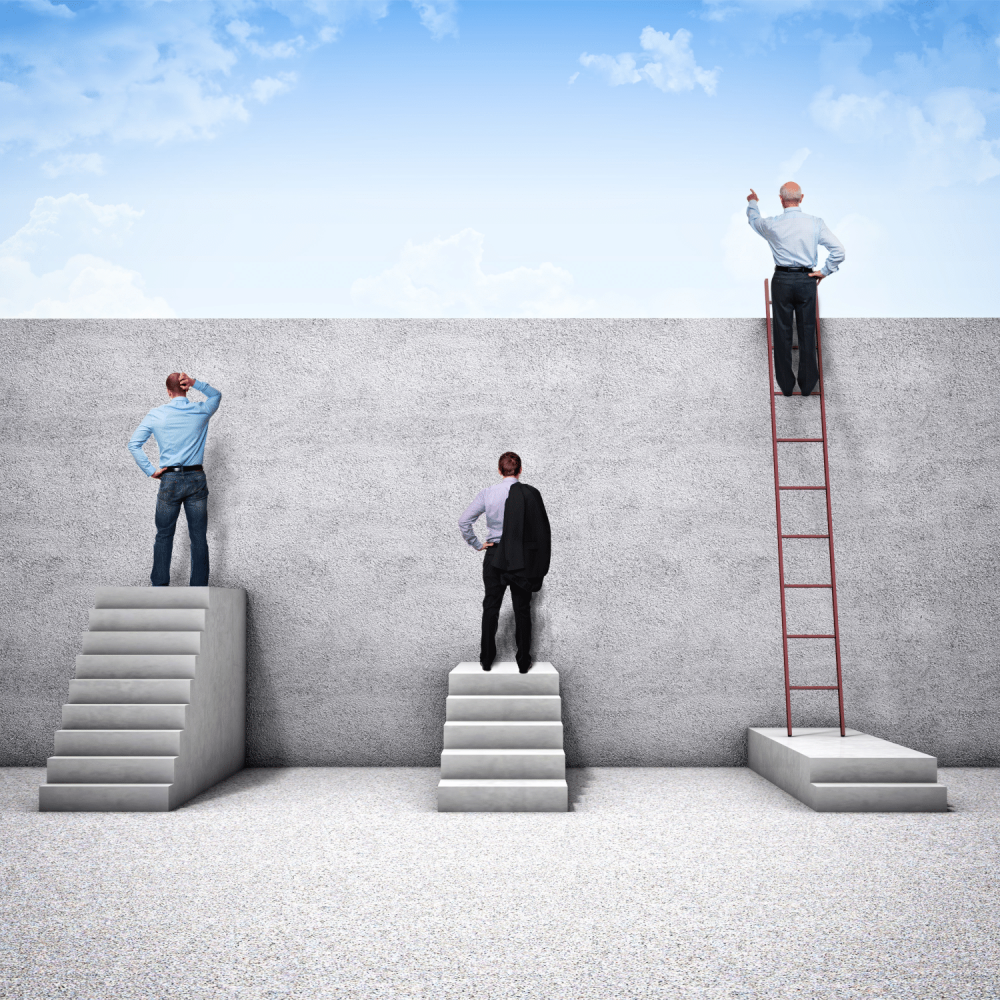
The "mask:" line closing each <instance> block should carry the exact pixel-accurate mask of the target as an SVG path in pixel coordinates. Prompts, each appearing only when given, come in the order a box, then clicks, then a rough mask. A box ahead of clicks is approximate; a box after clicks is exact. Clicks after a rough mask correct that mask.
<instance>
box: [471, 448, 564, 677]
mask: <svg viewBox="0 0 1000 1000" xmlns="http://www.w3.org/2000/svg"><path fill="white" fill-rule="evenodd" d="M497 471H498V472H499V473H500V482H499V483H495V484H494V485H493V486H487V487H486V489H483V490H480V491H479V493H478V494H477V496H476V499H475V500H473V501H472V503H471V504H469V506H468V507H467V508H466V509H465V512H464V513H463V514H462V516H461V518H459V521H458V526H459V528H461V530H462V536H463V537H464V538H465V540H466V541H467V542H468V543H469V544H470V545H471V546H472V547H473V548H474V549H476V550H477V551H480V552H482V551H485V555H484V556H483V584H484V586H485V588H486V596H485V597H484V598H483V634H482V642H481V644H480V648H479V662H480V664H481V665H482V668H483V670H490V669H491V668H492V666H493V661H494V660H495V659H496V655H497V643H496V637H497V625H498V623H499V621H500V605H501V604H502V603H503V595H504V591H505V590H506V589H507V587H510V599H511V603H512V604H513V605H514V637H515V639H516V641H517V657H516V658H517V668H518V670H519V671H520V672H521V673H522V674H526V673H527V672H528V671H529V670H530V669H531V595H532V594H533V593H535V592H536V591H539V590H541V589H542V578H543V577H544V576H545V574H546V573H548V571H549V558H550V555H551V552H552V535H551V532H550V530H549V519H548V516H547V515H546V513H545V504H544V503H542V495H541V493H539V492H538V490H536V489H535V487H534V486H528V485H527V484H525V483H522V482H520V478H521V459H520V458H519V457H518V456H517V455H515V454H514V452H512V451H505V452H504V453H503V454H502V455H501V456H500V462H499V465H498V467H497ZM481 514H485V515H486V541H485V542H484V543H483V544H480V543H479V539H478V538H477V537H476V532H475V530H474V529H473V527H472V525H473V523H474V522H475V520H476V518H478V517H479V516H480V515H481Z"/></svg>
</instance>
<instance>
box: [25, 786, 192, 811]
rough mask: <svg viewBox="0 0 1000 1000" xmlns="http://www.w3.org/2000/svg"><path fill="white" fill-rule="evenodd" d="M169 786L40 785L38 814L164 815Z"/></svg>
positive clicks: (167, 801) (168, 806) (168, 805)
mask: <svg viewBox="0 0 1000 1000" xmlns="http://www.w3.org/2000/svg"><path fill="white" fill-rule="evenodd" d="M171 787H172V786H171V785H154V784H141V785H126V784H93V785H87V784H75V783H74V784H67V785H41V786H40V787H39V789H38V809H39V812H166V811H167V810H168V809H171V808H173V806H171V804H170V789H171Z"/></svg>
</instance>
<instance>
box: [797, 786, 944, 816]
mask: <svg viewBox="0 0 1000 1000" xmlns="http://www.w3.org/2000/svg"><path fill="white" fill-rule="evenodd" d="M803 801H805V804H806V805H808V806H810V807H811V808H813V809H815V810H816V811H817V812H947V811H948V789H947V787H946V786H945V785H941V784H938V783H937V782H936V781H935V782H923V781H901V782H890V781H813V782H810V785H809V789H808V791H807V793H806V796H804V798H803Z"/></svg>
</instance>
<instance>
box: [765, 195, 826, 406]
mask: <svg viewBox="0 0 1000 1000" xmlns="http://www.w3.org/2000/svg"><path fill="white" fill-rule="evenodd" d="M778 194H779V196H780V198H781V206H782V208H784V210H785V211H784V214H783V215H776V216H774V217H773V218H770V219H764V218H761V214H760V211H759V210H758V208H757V200H758V199H757V193H756V192H755V191H754V190H753V188H751V189H750V193H749V194H748V195H747V202H749V204H748V205H747V219H748V220H749V222H750V226H751V228H752V229H753V230H754V232H756V233H759V234H760V235H761V236H763V237H764V239H765V240H767V242H768V243H770V244H771V253H772V254H773V255H774V277H773V278H772V279H771V308H772V314H773V316H774V375H775V378H776V379H777V380H778V385H779V387H780V388H781V391H782V392H783V393H784V394H785V395H786V396H790V395H791V394H792V392H793V391H794V389H795V373H794V372H793V371H792V314H793V313H794V314H795V326H796V329H797V331H798V335H799V388H800V389H801V390H802V395H803V396H808V395H809V393H811V392H812V391H813V389H814V388H815V386H816V380H817V379H818V378H819V369H818V366H817V364H816V286H817V285H818V284H819V283H820V282H821V281H822V280H823V279H824V278H826V277H828V276H829V275H831V274H833V272H834V271H836V270H837V268H838V267H840V265H841V264H843V263H844V248H843V246H841V244H840V241H839V240H838V239H837V237H836V236H834V235H833V233H831V232H830V230H829V229H827V227H826V223H825V222H824V221H823V220H822V219H818V218H817V217H816V216H814V215H804V214H803V213H802V209H801V208H800V207H799V206H800V205H801V204H802V198H803V197H804V196H803V194H802V188H800V187H799V186H798V184H796V183H795V181H788V182H786V183H785V184H782V185H781V190H780V191H779V192H778ZM820 243H822V244H823V246H825V247H826V249H827V250H828V251H829V252H828V253H827V257H826V261H825V262H824V263H823V266H822V267H821V268H819V269H817V267H816V265H817V254H818V246H819V244H820Z"/></svg>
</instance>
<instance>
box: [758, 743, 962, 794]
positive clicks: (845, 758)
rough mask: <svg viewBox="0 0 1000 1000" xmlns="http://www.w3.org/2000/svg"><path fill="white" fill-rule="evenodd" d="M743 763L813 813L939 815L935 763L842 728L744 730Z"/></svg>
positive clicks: (941, 789)
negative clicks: (789, 730) (813, 811)
mask: <svg viewBox="0 0 1000 1000" xmlns="http://www.w3.org/2000/svg"><path fill="white" fill-rule="evenodd" d="M747 735H748V742H747V764H748V765H749V767H750V768H751V769H752V770H754V771H756V772H757V773H758V774H759V775H761V776H762V777H764V778H767V780H768V781H770V782H772V783H773V784H775V785H777V786H778V787H779V788H781V789H784V790H785V791H786V792H788V794H789V795H794V796H795V798H797V799H798V800H799V801H800V802H804V803H805V804H806V805H807V806H810V807H811V808H812V809H815V810H816V811H817V812H944V811H946V810H947V808H948V790H947V788H946V787H945V786H944V785H942V784H939V783H938V780H937V758H936V757H932V756H931V755H930V754H926V753H921V752H920V751H919V750H910V749H909V748H908V747H904V746H900V745H899V744H898V743H890V742H889V741H888V740H882V739H879V738H878V737H877V736H868V735H866V734H865V733H859V732H857V730H854V729H848V730H847V735H846V736H841V735H840V730H839V729H817V728H802V729H799V728H795V729H793V730H792V736H789V735H788V730H787V729H786V728H784V727H782V728H771V727H767V728H764V727H761V728H753V729H750V730H748V734H747Z"/></svg>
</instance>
